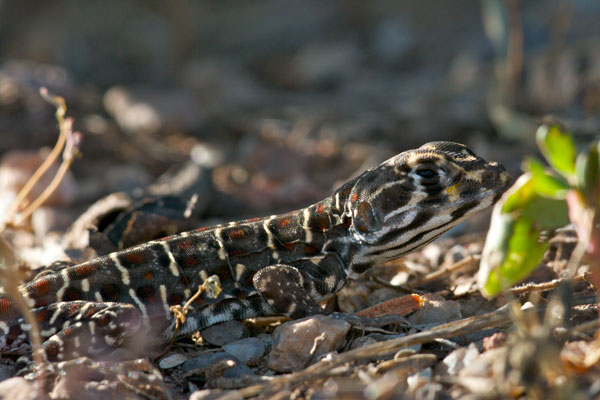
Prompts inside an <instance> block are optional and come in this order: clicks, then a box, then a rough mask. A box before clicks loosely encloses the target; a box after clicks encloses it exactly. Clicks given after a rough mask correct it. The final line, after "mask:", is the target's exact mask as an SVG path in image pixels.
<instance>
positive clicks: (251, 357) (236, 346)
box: [223, 337, 266, 365]
mask: <svg viewBox="0 0 600 400" xmlns="http://www.w3.org/2000/svg"><path fill="white" fill-rule="evenodd" d="M223 350H225V351H226V352H227V353H229V354H231V355H232V356H234V357H237V358H238V359H239V360H240V361H241V362H243V363H244V364H246V365H255V364H256V363H257V362H258V360H260V358H261V357H262V356H263V354H265V351H266V345H265V342H264V341H263V340H261V339H259V338H254V337H251V338H246V339H241V340H236V341H235V342H231V343H229V344H226V345H224V346H223Z"/></svg>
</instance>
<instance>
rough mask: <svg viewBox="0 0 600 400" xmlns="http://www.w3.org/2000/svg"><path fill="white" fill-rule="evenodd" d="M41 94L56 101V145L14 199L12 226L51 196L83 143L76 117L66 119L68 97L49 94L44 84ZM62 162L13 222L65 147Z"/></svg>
mask: <svg viewBox="0 0 600 400" xmlns="http://www.w3.org/2000/svg"><path fill="white" fill-rule="evenodd" d="M40 95H41V96H42V97H43V98H44V100H46V101H47V102H48V103H50V104H53V105H54V106H55V107H56V114H55V115H56V120H57V121H58V127H59V131H60V132H59V136H58V140H57V141H56V144H55V145H54V148H53V149H52V151H51V152H50V154H49V155H48V157H46V159H45V160H44V162H43V163H42V165H40V166H39V167H38V169H37V170H36V171H35V172H34V173H33V175H32V176H31V178H29V180H28V181H27V182H26V183H25V185H24V186H23V188H22V189H21V190H20V191H19V193H18V194H17V197H16V198H15V200H14V201H13V202H12V204H11V206H10V208H9V209H8V212H7V214H6V215H7V216H8V217H7V219H6V222H7V223H8V224H10V225H13V226H18V225H20V224H22V223H23V222H24V221H25V220H26V219H27V218H29V216H30V215H31V214H32V213H33V212H34V211H35V210H36V209H37V208H38V207H39V206H41V205H42V204H43V203H44V202H45V201H46V200H47V199H48V197H50V195H51V194H52V193H53V192H54V191H55V190H56V188H57V187H58V185H59V184H60V182H61V181H62V179H63V178H64V176H65V174H66V173H67V171H68V169H69V167H70V166H71V163H72V162H73V158H74V155H75V154H77V151H78V149H79V144H80V142H81V134H80V133H78V132H75V133H74V132H73V120H72V119H71V118H67V119H65V114H66V112H67V106H66V104H65V100H64V99H63V98H62V97H60V96H53V95H50V94H49V93H48V90H47V89H46V88H44V87H42V88H40ZM63 148H64V151H63V161H62V163H61V165H60V167H59V169H58V171H57V173H56V175H55V176H54V178H53V179H52V181H51V182H50V184H49V185H48V186H47V187H46V188H45V189H44V191H43V192H42V193H41V194H40V195H39V196H38V197H37V198H36V199H35V200H34V201H33V202H32V203H31V204H30V205H29V206H28V207H27V208H26V209H25V210H24V211H23V212H22V213H21V215H20V216H19V219H18V220H17V221H14V219H15V214H16V213H17V212H18V210H19V207H20V206H21V205H22V204H23V202H24V201H25V199H26V198H27V196H28V195H29V194H30V193H31V190H32V189H33V187H34V186H35V185H36V184H37V183H38V181H39V180H40V179H41V177H42V176H43V175H44V174H45V173H46V172H47V171H48V168H50V166H51V165H52V164H53V163H54V162H55V161H56V159H57V158H58V156H59V155H60V153H61V151H62V150H63Z"/></svg>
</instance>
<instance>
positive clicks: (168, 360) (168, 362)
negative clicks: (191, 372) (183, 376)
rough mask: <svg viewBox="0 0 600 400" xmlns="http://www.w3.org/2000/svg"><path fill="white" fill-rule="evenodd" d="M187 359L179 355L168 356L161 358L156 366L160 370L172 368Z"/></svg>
mask: <svg viewBox="0 0 600 400" xmlns="http://www.w3.org/2000/svg"><path fill="white" fill-rule="evenodd" d="M187 359H188V358H187V357H186V356H185V355H183V354H181V353H175V354H170V355H168V356H166V357H163V358H161V360H160V361H159V362H158V366H159V367H160V368H162V369H169V368H174V367H176V366H178V365H181V364H183V363H184V362H186V361H187Z"/></svg>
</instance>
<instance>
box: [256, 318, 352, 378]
mask: <svg viewBox="0 0 600 400" xmlns="http://www.w3.org/2000/svg"><path fill="white" fill-rule="evenodd" d="M349 330H350V324H349V323H348V322H346V321H342V320H337V319H333V318H330V317H327V316H325V315H314V316H312V317H308V318H304V319H300V320H297V321H290V322H286V323H285V324H283V325H281V326H279V327H277V328H276V329H275V332H274V333H273V336H274V339H275V342H274V344H273V349H272V350H271V352H270V353H269V358H268V360H267V365H268V367H269V368H271V369H273V370H275V371H278V372H291V371H298V370H300V369H302V368H304V367H306V366H307V365H308V364H309V363H310V362H311V361H313V360H316V359H318V357H319V356H321V355H323V354H325V353H329V352H331V351H335V350H337V349H338V348H339V347H340V346H341V345H342V344H343V343H344V339H345V338H346V334H347V333H348V331H349Z"/></svg>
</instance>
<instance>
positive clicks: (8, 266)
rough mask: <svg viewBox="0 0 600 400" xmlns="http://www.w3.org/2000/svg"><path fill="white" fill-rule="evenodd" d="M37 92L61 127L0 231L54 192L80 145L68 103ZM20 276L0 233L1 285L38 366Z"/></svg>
mask: <svg viewBox="0 0 600 400" xmlns="http://www.w3.org/2000/svg"><path fill="white" fill-rule="evenodd" d="M40 95H41V96H42V97H43V98H44V99H45V100H46V101H48V102H49V103H51V104H53V105H54V106H56V119H57V121H58V125H59V129H60V133H59V137H58V140H57V142H56V144H55V146H54V148H53V149H52V151H51V152H50V154H49V155H48V157H47V158H46V159H45V160H44V162H43V163H42V165H40V167H39V168H38V169H37V170H36V171H35V173H34V174H33V175H32V176H31V178H30V179H29V180H28V181H27V183H26V184H25V185H24V186H23V188H22V189H21V191H20V192H19V193H18V194H17V196H16V198H15V200H14V201H13V203H12V205H11V207H10V208H9V210H8V212H7V213H6V215H7V218H6V219H5V220H4V221H2V224H0V234H1V233H2V232H3V231H4V228H5V227H6V225H12V226H18V225H20V224H21V223H23V221H25V220H26V219H27V218H29V216H30V215H31V214H32V213H33V211H35V210H36V209H37V208H38V207H39V206H41V205H42V204H43V203H44V202H45V201H46V200H47V199H48V197H49V196H50V195H51V194H52V192H54V190H55V189H56V188H57V187H58V185H59V184H60V182H61V181H62V179H63V177H64V175H65V174H66V172H67V170H68V169H69V167H70V165H71V163H72V161H73V158H74V155H75V154H77V151H78V148H79V143H80V136H81V135H80V134H79V133H74V132H73V130H72V128H73V120H72V119H70V118H67V119H65V113H66V111H67V107H66V105H65V101H64V99H63V98H62V97H59V96H52V95H50V94H49V93H48V91H47V90H46V88H41V89H40ZM63 149H64V150H63ZM61 151H62V152H63V162H62V164H61V165H60V167H59V169H58V171H57V173H56V175H55V176H54V178H53V179H52V181H51V183H50V184H49V185H48V186H47V187H46V188H45V190H44V191H43V192H42V193H41V194H40V195H39V196H38V197H37V198H36V199H35V200H34V201H33V202H32V203H31V204H30V205H29V206H27V207H26V208H25V210H24V211H23V212H22V213H21V215H20V216H19V217H18V218H19V219H18V220H17V221H15V218H16V215H17V213H18V210H19V208H21V207H22V206H23V204H24V203H25V201H26V198H27V196H28V195H29V194H30V193H31V190H32V189H33V187H34V186H35V185H36V183H38V182H39V180H40V178H41V177H42V176H43V175H44V173H46V171H47V170H48V168H49V167H50V166H51V165H52V164H53V163H54V161H55V160H56V159H57V158H58V157H59V155H60V153H61ZM5 224H6V225H5ZM20 280H21V279H20V274H19V271H18V268H17V261H16V257H14V254H13V251H12V249H11V248H10V246H9V245H8V243H6V241H5V240H4V239H3V237H2V236H0V282H1V283H2V287H3V288H4V290H5V292H6V294H7V295H8V296H9V297H10V298H11V300H12V302H13V304H14V306H15V307H16V308H17V309H18V310H19V312H20V313H21V315H22V316H23V318H24V319H25V320H26V322H27V324H28V325H30V326H31V328H30V330H29V335H30V341H31V345H32V348H33V350H32V354H33V361H34V363H35V365H36V366H40V365H41V364H42V362H43V354H42V341H41V336H40V330H39V326H38V324H37V320H36V318H35V316H34V315H33V313H32V312H31V310H30V308H29V307H30V306H29V304H27V301H26V299H25V297H24V296H23V294H22V293H21V291H20V290H19V287H20V285H21V282H20ZM38 388H39V390H40V393H39V397H40V398H44V397H45V395H44V393H43V385H42V384H41V382H40V383H39V385H38Z"/></svg>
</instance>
